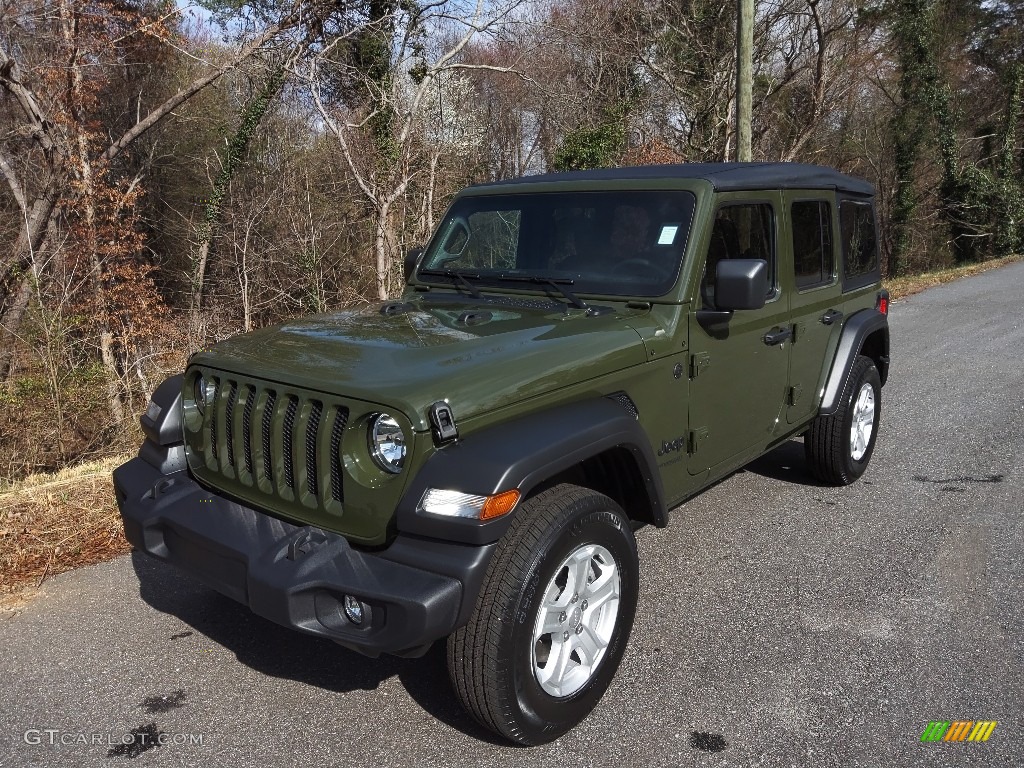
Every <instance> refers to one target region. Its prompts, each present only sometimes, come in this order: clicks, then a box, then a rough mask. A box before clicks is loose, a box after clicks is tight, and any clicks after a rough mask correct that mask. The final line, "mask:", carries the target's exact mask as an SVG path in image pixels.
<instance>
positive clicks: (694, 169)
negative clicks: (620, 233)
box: [475, 163, 875, 196]
mask: <svg viewBox="0 0 1024 768" xmlns="http://www.w3.org/2000/svg"><path fill="white" fill-rule="evenodd" d="M643 179H704V180H705V181H708V182H710V183H711V185H712V186H713V187H714V188H715V189H716V190H717V191H719V192H733V191H741V190H745V189H787V188H792V189H835V190H839V191H842V192H851V193H853V194H856V195H867V196H872V195H874V194H875V190H874V187H872V186H871V184H869V183H868V182H866V181H864V180H863V179H860V178H857V177H856V176H847V175H846V174H845V173H840V172H839V171H837V170H835V169H833V168H827V167H825V166H822V165H809V164H806V163H681V164H678V165H635V166H630V167H628V168H598V169H595V170H592V171H569V172H566V173H544V174H539V175H536V176H523V177H520V178H518V179H507V180H504V181H492V182H487V183H484V184H477V185H475V186H477V187H491V186H506V185H519V184H539V183H544V182H570V183H571V182H574V181H624V180H643Z"/></svg>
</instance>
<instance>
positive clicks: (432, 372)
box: [190, 297, 646, 430]
mask: <svg viewBox="0 0 1024 768" xmlns="http://www.w3.org/2000/svg"><path fill="white" fill-rule="evenodd" d="M394 307H397V310H394V309H393V311H392V313H390V314H385V313H384V312H382V311H381V308H380V306H371V307H366V308H360V309H351V310H345V311H342V312H337V313H334V314H328V315H318V316H314V317H306V318H302V319H300V320H296V321H294V322H291V323H286V324H284V325H281V326H277V327H274V328H267V329H263V330H260V331H255V332H253V333H248V334H243V335H241V336H235V337H233V338H231V339H228V340H226V341H222V342H220V343H218V344H217V345H215V347H214V348H213V349H212V350H210V351H207V352H202V353H199V354H198V355H196V356H195V357H194V358H193V360H192V361H190V362H195V363H198V364H201V365H206V366H210V367H212V368H218V369H220V370H224V371H233V372H235V373H239V374H243V375H248V376H253V377H257V378H260V379H264V380H268V381H277V382H281V383H288V384H292V385H293V386H299V387H303V388H306V389H312V390H316V391H320V392H327V393H331V394H335V395H339V396H342V397H348V398H356V399H360V400H365V401H368V402H372V403H378V404H381V405H389V406H392V407H394V408H398V409H400V410H401V411H403V412H404V413H405V414H406V416H407V417H409V419H410V420H411V421H412V423H413V426H414V428H415V429H417V430H426V429H429V424H428V422H427V415H426V414H427V409H428V408H429V407H430V405H431V404H433V403H435V402H437V401H438V400H447V401H448V403H449V404H450V405H451V407H452V410H453V412H454V413H455V416H456V418H457V419H459V420H460V421H463V420H465V419H469V418H472V417H473V416H476V415H479V414H481V413H486V412H488V411H492V410H495V409H497V408H500V407H502V406H506V405H510V404H512V403H515V402H517V401H520V400H524V399H527V398H529V397H533V396H535V395H540V394H543V393H547V392H550V391H552V390H554V389H559V388H562V387H566V386H569V385H572V384H576V383H578V382H582V381H586V380H588V379H593V378H596V377H598V376H601V375H604V374H607V373H610V372H612V371H616V370H621V369H623V368H627V367H630V366H633V365H638V364H640V363H642V362H644V361H645V360H646V352H645V348H644V344H643V341H642V340H641V337H640V335H639V334H638V333H637V331H635V330H634V329H633V328H632V327H631V326H630V325H629V324H628V323H627V319H628V317H629V316H630V314H631V313H630V312H629V311H628V310H626V311H612V312H608V313H607V314H597V315H588V314H586V312H584V311H582V310H569V311H565V309H564V308H563V309H559V308H558V307H557V306H556V305H554V304H550V303H549V302H546V301H543V300H541V301H518V302H516V304H513V305H503V304H501V303H497V302H495V303H491V302H488V303H486V304H484V303H476V304H467V303H463V302H460V301H455V300H453V301H451V302H450V303H446V302H445V300H444V299H440V300H439V297H430V298H416V299H413V300H412V301H410V302H407V303H405V304H400V305H393V308H394Z"/></svg>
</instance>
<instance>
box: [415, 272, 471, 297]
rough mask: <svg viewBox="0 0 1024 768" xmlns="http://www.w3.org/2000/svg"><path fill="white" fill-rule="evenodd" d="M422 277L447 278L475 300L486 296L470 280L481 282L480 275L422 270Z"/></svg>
mask: <svg viewBox="0 0 1024 768" xmlns="http://www.w3.org/2000/svg"><path fill="white" fill-rule="evenodd" d="M419 274H421V275H436V276H437V277H447V278H448V279H449V280H451V281H452V285H461V286H462V287H464V288H465V289H466V290H467V291H469V293H470V295H471V296H472V297H473V298H474V299H482V298H483V297H484V295H483V294H482V293H480V291H478V290H477V289H476V286H475V285H473V284H472V283H471V282H469V281H470V280H479V279H480V275H478V274H477V273H475V272H463V271H462V270H460V269H421V270H420V271H419Z"/></svg>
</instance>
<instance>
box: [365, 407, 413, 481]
mask: <svg viewBox="0 0 1024 768" xmlns="http://www.w3.org/2000/svg"><path fill="white" fill-rule="evenodd" d="M369 437H370V455H371V456H373V460H374V461H375V462H377V466H379V467H380V468H381V469H383V470H386V471H387V472H394V473H396V474H397V473H398V472H401V471H402V465H403V464H404V463H405V434H404V433H403V432H402V428H401V427H400V426H399V425H398V422H397V421H395V420H394V418H392V417H391V416H388V415H387V414H386V413H378V414H377V415H376V416H374V418H373V421H372V422H371V424H370V433H369Z"/></svg>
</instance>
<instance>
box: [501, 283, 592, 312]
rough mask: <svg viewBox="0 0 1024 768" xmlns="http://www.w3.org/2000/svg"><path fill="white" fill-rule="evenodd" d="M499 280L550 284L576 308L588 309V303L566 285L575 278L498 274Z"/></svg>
mask: <svg viewBox="0 0 1024 768" xmlns="http://www.w3.org/2000/svg"><path fill="white" fill-rule="evenodd" d="M498 279H499V280H508V281H510V282H514V283H533V284H534V285H550V286H551V287H552V288H554V289H555V290H556V291H558V292H559V293H560V294H562V295H563V296H565V298H567V299H568V300H569V304H571V305H572V306H573V307H575V308H576V309H586V308H587V303H586V302H585V301H583V299H581V298H580V297H579V296H577V295H576V294H575V293H573V292H572V291H570V290H569V289H568V288H566V287H565V286H567V285H572V284H573V283H575V282H576V281H575V280H571V279H569V278H567V277H541V276H540V275H498Z"/></svg>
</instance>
